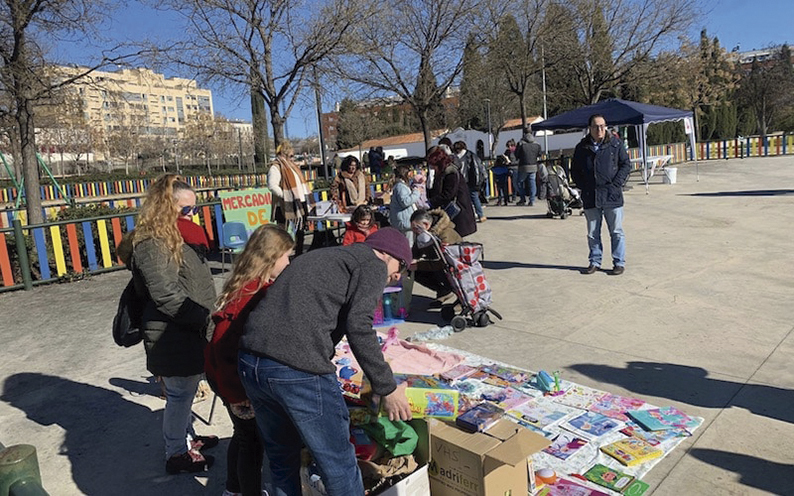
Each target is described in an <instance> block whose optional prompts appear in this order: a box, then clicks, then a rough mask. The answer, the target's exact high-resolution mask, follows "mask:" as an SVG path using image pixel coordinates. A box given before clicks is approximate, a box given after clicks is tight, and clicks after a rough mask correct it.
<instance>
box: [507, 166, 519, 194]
mask: <svg viewBox="0 0 794 496" xmlns="http://www.w3.org/2000/svg"><path fill="white" fill-rule="evenodd" d="M507 170H508V175H509V176H510V184H511V185H512V188H513V191H512V192H511V193H510V201H516V197H517V196H518V167H510V168H508V169H507Z"/></svg>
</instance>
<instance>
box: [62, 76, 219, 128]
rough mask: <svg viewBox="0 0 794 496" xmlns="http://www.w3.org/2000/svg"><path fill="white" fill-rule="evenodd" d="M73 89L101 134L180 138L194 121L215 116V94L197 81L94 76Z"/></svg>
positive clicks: (154, 77)
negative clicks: (196, 118) (194, 117)
mask: <svg viewBox="0 0 794 496" xmlns="http://www.w3.org/2000/svg"><path fill="white" fill-rule="evenodd" d="M58 69H59V71H62V72H63V73H64V74H66V75H69V74H76V73H79V72H81V71H85V68H81V67H76V66H62V67H59V68H58ZM74 88H75V91H77V94H78V96H79V100H80V101H81V102H82V108H83V116H84V118H85V120H86V121H87V123H88V124H89V125H90V128H91V130H92V132H95V133H97V134H107V133H109V132H113V131H125V132H133V133H137V134H139V135H141V136H145V135H149V136H162V137H174V138H176V137H177V136H178V135H179V132H180V131H181V130H182V129H184V127H185V125H186V124H187V122H188V121H189V120H190V118H191V117H193V116H196V115H199V114H201V113H204V114H208V115H210V116H211V115H213V107H212V92H211V91H210V90H208V89H203V88H199V87H198V85H197V84H196V81H194V80H192V79H184V78H177V77H170V78H166V77H165V76H164V75H163V74H158V73H156V72H154V71H152V70H150V69H144V68H136V69H119V70H118V71H114V72H105V71H94V72H92V73H91V74H90V75H89V76H86V77H85V78H83V79H81V80H80V82H79V83H78V84H76V85H75V86H74ZM100 131H101V132H100Z"/></svg>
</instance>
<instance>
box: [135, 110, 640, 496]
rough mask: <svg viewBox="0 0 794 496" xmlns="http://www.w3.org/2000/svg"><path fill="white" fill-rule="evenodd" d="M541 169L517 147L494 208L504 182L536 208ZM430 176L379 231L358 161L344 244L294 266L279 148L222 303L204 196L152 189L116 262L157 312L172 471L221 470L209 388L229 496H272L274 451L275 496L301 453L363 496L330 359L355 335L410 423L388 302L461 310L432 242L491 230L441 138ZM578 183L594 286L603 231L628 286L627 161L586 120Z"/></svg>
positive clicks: (342, 198) (337, 484)
mask: <svg viewBox="0 0 794 496" xmlns="http://www.w3.org/2000/svg"><path fill="white" fill-rule="evenodd" d="M510 154H514V158H513V156H512V155H510ZM538 155H539V147H538V146H537V144H536V143H534V140H533V139H532V137H531V134H530V133H527V134H526V135H525V136H524V138H523V139H522V140H521V142H520V143H519V144H518V145H516V144H515V143H509V144H508V149H507V150H506V153H505V156H504V158H501V159H500V160H499V161H498V162H497V167H499V168H500V172H499V173H498V174H497V191H498V196H497V198H498V200H497V204H501V203H502V202H504V203H505V204H506V203H508V202H509V201H510V198H509V197H508V195H507V189H506V188H505V180H506V179H505V178H506V177H508V176H509V177H512V176H513V174H514V173H515V176H516V183H515V184H518V185H519V188H518V189H519V191H518V196H519V197H520V201H519V204H521V203H523V204H529V205H532V204H533V202H534V198H535V190H534V189H533V183H534V180H535V178H534V177H533V176H534V175H535V174H537V172H538V169H537V167H538ZM370 160H372V156H371V155H370ZM426 163H427V166H428V168H429V171H428V172H429V174H428V176H430V177H432V183H431V184H430V186H429V187H428V186H427V181H426V177H427V176H426V175H425V174H424V173H423V172H422V171H414V170H412V169H411V168H410V167H407V166H397V167H395V168H394V180H393V184H392V187H391V199H390V211H389V216H388V222H389V223H390V224H391V226H379V225H378V222H377V221H376V215H375V211H374V209H373V207H372V206H371V203H372V201H371V195H370V188H369V184H368V179H367V177H366V175H365V174H363V172H362V170H361V164H360V163H359V161H358V160H357V159H356V158H354V157H348V158H346V159H345V160H344V162H343V163H342V164H341V170H340V172H339V174H338V175H337V176H336V178H335V180H334V186H333V187H332V198H333V201H334V202H336V203H337V204H338V205H339V207H340V209H342V210H343V211H348V212H351V214H352V216H351V220H350V222H348V223H347V226H346V232H345V235H344V240H343V245H342V246H337V247H331V248H323V249H318V250H312V251H309V252H307V253H306V254H303V255H300V256H297V255H298V254H300V250H301V248H302V242H303V238H302V235H301V233H302V232H303V225H304V224H305V223H306V217H307V216H308V215H309V211H310V208H311V203H312V199H311V198H312V195H311V191H310V188H309V186H308V185H307V184H306V183H305V181H304V180H303V176H302V174H301V173H300V170H299V169H298V168H297V166H295V164H294V162H293V161H292V150H291V148H290V146H289V144H287V143H283V144H282V145H281V146H280V147H279V150H278V152H277V156H276V160H275V161H274V162H273V164H272V165H271V167H270V169H269V171H268V186H269V187H270V188H271V191H272V193H273V197H274V210H273V219H272V220H273V223H272V224H268V225H264V226H261V227H259V228H258V229H257V230H255V231H254V232H253V234H252V235H251V236H250V239H249V240H248V243H247V244H246V246H245V248H244V250H243V252H242V254H240V255H239V256H238V257H237V258H236V261H235V263H234V266H233V269H232V272H231V274H230V275H228V276H227V279H226V282H225V284H224V286H223V289H222V291H221V293H220V295H219V296H216V294H215V286H214V284H213V278H212V275H211V273H210V270H209V267H208V264H207V251H208V250H209V242H208V240H207V237H206V234H205V232H204V230H203V229H202V228H201V227H200V226H199V225H198V224H196V223H194V222H193V221H192V217H193V216H194V215H195V214H196V213H197V211H198V208H197V207H196V193H195V191H193V189H192V188H191V187H190V186H189V185H188V184H187V183H186V182H185V181H184V180H183V179H182V178H181V177H179V176H177V175H173V174H167V175H164V176H162V177H160V178H159V179H158V180H156V181H155V182H154V183H153V184H152V186H151V187H150V189H149V191H148V193H147V199H146V202H145V203H144V205H143V207H142V209H141V213H140V216H139V219H138V224H137V226H136V229H135V230H134V231H131V232H130V233H128V235H127V236H126V237H125V239H124V240H123V243H122V246H121V247H120V250H121V251H120V253H122V252H123V255H122V256H123V258H124V261H125V263H127V265H128V267H129V268H130V269H131V271H132V274H133V281H134V282H135V287H136V291H137V292H138V294H139V295H140V296H141V297H142V298H144V299H145V301H146V304H145V308H144V311H143V315H142V319H141V320H142V324H141V325H142V329H143V331H144V345H145V350H146V365H147V369H148V370H149V371H150V372H151V373H152V374H154V375H155V376H158V377H159V378H160V379H161V381H162V384H163V387H164V391H165V397H166V404H165V410H164V413H163V423H162V432H163V439H164V444H165V469H166V471H167V472H168V473H170V474H177V473H183V472H188V473H192V472H200V471H205V470H208V469H209V468H210V466H211V465H212V464H213V457H212V456H210V455H207V454H205V451H206V450H208V449H211V448H213V447H214V446H217V445H218V441H219V440H218V438H217V437H216V436H202V435H198V434H196V432H195V431H194V430H193V427H192V422H191V420H192V417H191V415H192V414H191V407H192V402H193V398H194V396H195V394H196V391H197V388H198V384H199V381H200V380H201V379H202V377H204V375H206V378H207V380H208V382H209V384H210V386H211V387H212V388H213V390H214V391H215V392H216V393H217V394H218V396H219V397H220V398H221V399H222V400H223V403H224V405H225V407H226V409H227V412H228V415H229V418H230V420H231V423H232V426H233V435H232V438H231V440H230V443H229V446H228V450H227V454H226V456H227V477H226V491H225V493H224V494H225V495H226V496H233V495H238V494H243V495H260V496H261V495H262V494H263V493H262V476H261V474H262V468H263V467H262V464H263V459H264V453H267V455H268V459H269V462H270V463H269V470H270V473H271V477H272V487H273V489H274V490H275V493H276V494H278V495H289V496H291V495H296V496H297V495H300V494H301V485H300V476H299V471H300V467H301V449H302V448H303V447H304V446H305V447H307V448H308V449H309V451H310V452H311V454H312V455H313V458H314V460H315V462H316V464H317V467H318V469H319V471H320V475H321V476H322V479H323V482H324V485H325V489H326V491H327V492H328V494H329V495H331V496H334V495H345V496H349V495H355V494H363V486H362V480H361V474H360V471H359V468H358V466H357V464H356V456H355V452H354V449H353V446H352V445H351V444H350V442H349V426H348V414H347V408H346V406H345V403H344V400H343V398H342V395H341V393H340V389H339V386H338V383H337V378H336V374H335V367H334V365H333V363H332V362H331V357H332V356H333V354H334V348H335V346H336V345H337V343H339V341H340V340H341V339H342V338H343V337H346V338H347V340H348V342H349V343H350V346H351V349H352V351H353V353H354V355H355V356H356V359H357V360H358V363H359V364H360V366H361V368H362V369H363V370H364V372H365V373H366V375H367V377H368V379H369V381H370V383H371V385H372V391H373V393H374V394H375V395H377V396H378V397H379V398H380V402H381V405H382V408H383V412H384V413H385V414H386V415H387V416H388V418H389V419H390V420H409V419H410V418H411V410H410V407H409V404H408V400H407V399H406V396H405V391H404V388H400V387H398V386H397V384H396V382H395V379H394V376H393V374H392V371H391V369H390V367H389V365H388V364H387V363H386V361H385V360H384V358H383V354H382V352H381V348H380V345H379V344H378V338H377V335H376V333H375V331H374V330H373V327H372V324H373V314H374V311H375V308H376V305H377V302H378V298H379V297H380V295H381V294H382V293H383V290H384V288H385V287H386V286H387V285H389V284H394V283H397V282H398V281H399V280H400V279H401V278H402V277H405V276H406V274H407V273H409V272H410V274H411V277H413V278H414V280H415V281H416V282H419V283H420V284H423V285H425V286H427V287H428V288H430V289H432V290H434V291H435V292H436V298H437V301H438V302H441V303H446V302H449V301H450V300H454V298H455V295H454V293H453V291H452V288H451V287H450V285H449V282H448V281H447V279H446V277H444V275H443V273H442V272H441V270H442V269H443V262H442V261H440V260H439V259H438V257H437V256H436V253H435V252H434V250H433V249H432V248H433V246H434V244H433V243H448V244H454V243H460V242H461V241H462V240H463V239H464V238H466V237H467V236H469V235H471V234H473V233H474V232H476V230H477V222H476V218H475V217H478V218H479V220H480V221H481V222H482V221H484V220H485V215H483V213H482V206H481V203H480V198H479V191H480V187H481V185H482V181H484V178H485V176H486V171H485V168H484V167H483V166H482V163H481V161H480V160H479V159H478V158H477V157H476V155H475V154H473V153H471V152H470V151H468V150H467V148H466V146H465V144H461V143H455V144H452V143H449V141H448V140H447V141H446V142H445V141H443V140H442V141H441V142H440V143H439V145H437V146H434V147H432V148H430V149H429V150H428V152H427V156H426ZM514 169H515V170H514ZM572 174H573V177H574V179H575V180H576V183H577V185H578V186H579V187H580V188H581V189H582V200H583V203H584V209H585V215H586V218H587V239H588V246H589V265H588V267H587V268H586V269H584V273H587V274H590V273H594V272H595V271H596V270H598V269H599V268H600V266H601V262H602V260H601V259H602V252H603V248H602V246H601V241H600V228H601V221H602V218H603V219H606V221H607V225H608V228H609V232H610V237H611V240H612V258H613V273H615V274H620V273H622V272H623V270H624V267H625V236H624V234H623V230H622V225H621V223H622V218H623V209H622V207H623V197H622V185H623V183H624V182H625V180H626V177H627V175H628V157H627V155H626V151H625V149H624V148H623V146H622V145H621V143H620V141H619V140H618V139H617V138H615V137H613V136H612V135H611V134H609V133H607V132H606V122H605V120H604V118H603V116H598V115H596V116H593V117H592V118H591V119H590V128H589V132H588V134H587V136H585V137H584V138H583V139H582V142H581V143H579V145H578V146H577V147H576V153H575V155H574V161H573V168H572ZM296 302H300V304H296Z"/></svg>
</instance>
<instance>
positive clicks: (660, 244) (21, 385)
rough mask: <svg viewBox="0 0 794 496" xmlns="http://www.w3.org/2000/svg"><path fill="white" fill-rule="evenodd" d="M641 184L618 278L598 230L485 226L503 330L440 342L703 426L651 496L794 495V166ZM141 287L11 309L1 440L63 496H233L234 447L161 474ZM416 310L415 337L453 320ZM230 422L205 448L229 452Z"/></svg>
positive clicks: (1, 374) (528, 217)
mask: <svg viewBox="0 0 794 496" xmlns="http://www.w3.org/2000/svg"><path fill="white" fill-rule="evenodd" d="M632 184H633V185H634V188H633V189H632V190H631V191H629V192H627V193H626V218H625V226H624V227H625V231H626V235H627V243H628V262H627V269H626V272H625V274H623V275H622V276H617V277H615V276H610V275H608V274H607V273H606V272H598V273H596V274H593V275H582V274H580V272H579V269H580V268H581V267H583V266H586V265H587V246H586V240H585V225H584V219H583V218H582V217H579V216H577V215H574V216H573V217H571V218H568V219H566V220H560V219H554V220H550V219H546V218H545V215H544V214H545V207H544V206H542V204H537V205H536V206H535V207H531V208H530V207H515V206H509V207H488V208H487V213H486V215H487V216H488V218H489V220H488V222H486V223H484V224H481V225H480V230H479V232H478V233H477V234H475V235H474V236H472V239H473V240H475V241H481V242H483V243H484V244H485V246H486V261H485V262H484V266H485V267H486V269H487V275H488V279H489V281H490V283H491V285H492V287H493V292H494V307H495V308H496V309H497V310H499V311H500V312H501V313H502V315H503V316H504V317H505V320H504V321H501V322H498V323H496V324H495V325H492V326H489V327H487V328H485V329H478V328H471V329H467V330H466V331H464V332H462V333H460V334H456V335H454V336H452V337H450V338H449V339H446V340H444V341H441V342H442V343H443V344H445V345H448V346H452V347H455V348H459V349H462V350H466V351H469V352H473V353H477V354H479V355H482V356H486V357H489V358H493V359H494V360H499V361H503V362H507V363H510V364H513V365H515V366H518V367H523V368H527V369H531V370H539V369H546V370H560V371H562V374H563V377H564V378H566V379H569V380H572V381H574V382H578V383H580V384H584V385H587V386H591V387H596V388H599V389H603V390H606V391H609V392H613V393H617V394H624V395H631V396H636V397H639V398H642V399H644V400H646V401H649V402H652V403H654V404H656V405H660V406H662V405H674V406H676V407H678V408H680V409H682V410H683V411H685V412H687V413H690V414H693V415H698V416H701V417H704V419H705V421H704V423H703V426H702V427H701V428H700V429H699V430H698V431H697V432H696V435H695V436H693V437H692V438H689V439H687V440H686V441H685V442H684V443H683V444H682V445H681V446H679V448H678V449H676V450H675V451H674V452H673V453H672V454H671V455H669V456H668V457H666V458H665V459H664V460H662V462H660V463H659V465H657V466H656V468H654V469H653V470H652V471H651V472H650V473H649V474H648V475H647V476H646V477H645V480H646V482H648V483H649V484H650V485H651V488H652V490H653V493H652V494H654V495H680V494H685V495H723V494H724V495H728V494H741V495H744V494H748V495H754V494H794V487H793V486H792V484H793V483H794V454H792V451H791V448H790V447H791V446H794V369H792V367H791V362H792V358H794V333H792V330H793V329H794V283H793V282H792V277H791V267H793V266H794V250H793V249H792V247H791V245H792V243H791V241H792V235H791V232H792V228H791V226H792V224H794V208H792V207H794V188H793V187H792V186H791V185H794V157H773V158H764V159H760V158H759V159H745V160H731V161H716V162H709V163H703V164H701V165H700V181H699V182H697V181H696V180H695V169H694V167H693V166H684V167H679V169H678V183H677V184H675V185H663V184H661V179H660V178H658V177H655V178H653V180H652V185H651V189H650V194H649V195H646V194H645V189H644V187H642V186H641V185H640V184H639V183H637V182H636V179H634V178H633V182H632ZM605 241H606V244H607V247H608V240H607V239H606V236H605ZM604 265H605V266H606V267H607V268H608V267H610V266H611V264H610V263H609V262H608V260H607V261H606V262H605V264H604ZM128 277H129V276H128V275H127V274H126V273H113V274H107V275H101V276H94V277H92V278H90V279H88V280H86V281H83V282H78V283H72V284H59V285H51V286H47V287H41V288H37V289H35V290H34V291H32V292H15V293H10V294H4V295H0V315H2V320H0V322H2V323H1V324H0V343H2V345H1V346H0V350H2V351H1V352H0V400H1V401H2V402H1V403H0V441H2V442H3V443H4V444H6V445H12V444H18V443H29V444H34V445H35V446H36V447H37V448H38V452H39V460H40V464H41V469H42V477H43V480H44V485H45V487H46V489H47V490H48V491H49V492H50V493H51V494H56V495H72V494H169V495H173V494H180V495H181V494H213V495H219V494H220V493H221V492H222V491H223V483H224V480H225V467H224V466H225V460H224V458H225V457H224V452H225V446H226V442H227V441H228V440H226V441H224V442H223V444H222V445H221V446H220V447H218V448H216V449H215V450H214V451H215V453H214V454H215V455H217V458H218V459H217V462H216V466H215V467H214V468H213V469H212V470H211V471H210V472H209V473H208V474H206V475H203V476H196V477H191V476H189V475H181V476H168V475H166V474H165V472H164V470H163V462H162V439H161V434H160V422H161V420H162V407H163V401H162V400H160V399H159V398H158V396H157V395H158V393H159V388H158V387H157V386H156V385H154V384H152V383H151V382H149V374H148V372H147V371H146V370H145V363H144V354H143V349H142V348H141V347H135V348H131V349H122V348H118V347H116V346H115V344H113V342H112V339H111V337H110V322H111V320H112V317H113V315H114V313H115V306H116V302H117V297H118V295H119V294H120V292H121V290H122V289H123V286H124V284H126V281H127V279H128ZM218 282H220V281H218ZM415 294H417V295H418V296H416V297H415V300H414V305H413V306H412V310H413V313H412V316H411V322H409V323H406V324H404V325H402V326H401V332H402V335H403V336H408V335H411V334H413V333H414V332H416V331H422V330H426V329H427V328H429V327H430V326H431V324H433V323H436V322H439V321H440V319H439V316H438V315H437V314H436V313H435V311H433V310H427V304H428V303H429V301H430V300H429V298H427V297H428V296H429V295H430V292H428V291H426V290H424V289H422V288H418V287H417V288H416V289H415ZM218 406H219V409H217V410H216V412H215V416H214V422H213V425H212V426H209V427H208V426H203V425H201V423H197V430H198V431H199V432H200V433H216V434H218V435H220V436H221V437H226V438H228V436H229V435H230V434H231V426H230V424H229V421H228V419H227V418H226V417H227V416H226V413H225V411H224V410H223V409H222V407H220V403H219V405H218ZM209 409H210V402H209V401H204V402H202V403H198V404H197V405H196V407H195V409H194V411H195V412H196V413H197V414H199V415H200V416H202V417H204V418H206V416H207V415H208V413H209Z"/></svg>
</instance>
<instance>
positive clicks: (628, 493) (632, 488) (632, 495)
mask: <svg viewBox="0 0 794 496" xmlns="http://www.w3.org/2000/svg"><path fill="white" fill-rule="evenodd" d="M650 487H651V486H649V485H648V484H647V483H646V482H643V481H641V480H639V479H634V480H633V481H631V482H630V483H629V485H628V486H626V489H624V490H623V496H642V495H643V494H645V491H647V490H648V489H650Z"/></svg>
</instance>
